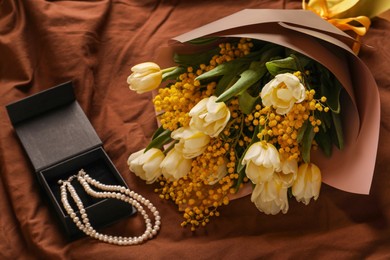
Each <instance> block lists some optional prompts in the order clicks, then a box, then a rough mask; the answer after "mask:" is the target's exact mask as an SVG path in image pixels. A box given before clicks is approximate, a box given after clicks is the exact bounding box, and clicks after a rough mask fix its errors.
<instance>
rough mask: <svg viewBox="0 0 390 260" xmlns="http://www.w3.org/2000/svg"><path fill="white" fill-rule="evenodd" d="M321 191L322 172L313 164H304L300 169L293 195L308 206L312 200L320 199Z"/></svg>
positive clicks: (293, 187)
mask: <svg viewBox="0 0 390 260" xmlns="http://www.w3.org/2000/svg"><path fill="white" fill-rule="evenodd" d="M320 189H321V171H320V169H319V168H318V167H317V166H316V165H315V164H313V163H304V164H302V165H300V166H299V168H298V175H297V179H296V180H295V181H294V184H293V186H292V194H293V195H294V196H295V198H296V199H297V201H301V202H303V203H304V204H306V205H308V204H309V202H310V199H311V198H314V200H317V199H318V196H319V195H320Z"/></svg>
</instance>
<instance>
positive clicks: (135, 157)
mask: <svg viewBox="0 0 390 260" xmlns="http://www.w3.org/2000/svg"><path fill="white" fill-rule="evenodd" d="M164 157H165V156H164V154H163V152H162V151H161V150H159V149H157V148H151V149H149V150H147V151H146V152H145V149H142V150H140V151H138V152H135V153H133V154H131V155H130V156H129V158H128V160H127V164H128V165H129V169H130V170H131V171H132V172H134V174H135V175H137V176H138V177H140V178H141V179H143V180H145V181H146V183H153V182H154V181H155V180H156V179H157V178H158V177H159V176H160V175H161V169H160V164H161V162H162V161H163V159H164Z"/></svg>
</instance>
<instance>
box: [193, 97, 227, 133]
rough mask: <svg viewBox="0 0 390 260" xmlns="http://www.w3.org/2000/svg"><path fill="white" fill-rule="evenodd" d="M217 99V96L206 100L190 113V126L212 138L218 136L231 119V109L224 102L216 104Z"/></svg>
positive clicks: (200, 102)
mask: <svg viewBox="0 0 390 260" xmlns="http://www.w3.org/2000/svg"><path fill="white" fill-rule="evenodd" d="M216 99H217V97H215V96H211V97H208V98H204V99H202V100H201V101H199V103H198V104H196V105H195V106H194V107H193V108H192V109H191V111H190V112H189V115H190V117H191V121H190V126H191V127H193V128H195V129H197V130H199V131H201V132H203V133H205V134H207V135H209V136H210V137H216V136H218V135H219V133H221V132H222V130H223V129H224V128H225V126H226V124H227V122H228V121H229V119H230V110H229V108H228V107H227V106H226V104H225V103H224V102H215V101H216Z"/></svg>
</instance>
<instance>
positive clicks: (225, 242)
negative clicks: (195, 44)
mask: <svg viewBox="0 0 390 260" xmlns="http://www.w3.org/2000/svg"><path fill="white" fill-rule="evenodd" d="M284 2H286V3H284ZM300 2H301V1H299V0H296V1H282V0H262V1H255V0H245V1H235V0H229V1H217V0H208V1H206V0H202V1H184V0H183V1H179V0H176V1H157V0H146V1H136V0H95V1H92V0H85V1H54V0H53V1H44V0H0V169H1V175H0V258H1V259H83V258H84V259H106V258H107V259H108V258H109V259H133V258H134V259H146V258H149V259H160V258H162V259H176V258H179V259H195V258H196V259H209V258H216V259H238V258H242V259H255V258H260V257H264V258H265V257H267V258H287V257H291V258H305V259H306V258H329V257H336V258H338V259H345V258H352V259H361V258H381V259H384V258H390V228H389V225H390V193H389V187H390V178H389V177H388V176H389V172H390V167H389V160H390V150H389V146H388V145H389V144H390V133H389V132H390V83H389V82H390V67H389V60H390V48H389V47H390V46H389V40H390V38H389V36H390V23H389V21H387V20H384V19H380V18H375V19H373V21H372V26H371V29H370V31H369V32H368V34H367V36H365V37H364V42H365V43H366V44H368V45H370V46H373V48H364V49H363V50H362V52H361V58H362V59H363V60H364V61H365V62H366V63H367V65H368V66H369V68H370V70H371V71H372V73H373V75H374V77H375V79H376V81H377V83H378V86H379V91H380V95H381V109H382V115H381V129H380V140H379V142H380V144H379V149H378V156H377V164H376V169H375V175H374V180H373V184H372V188H371V194H370V195H369V196H363V195H356V194H350V193H346V192H343V191H340V190H336V189H334V188H332V187H329V186H326V185H323V187H322V191H321V196H320V198H319V199H318V201H317V202H312V203H310V205H309V206H304V205H303V204H302V203H297V202H295V201H291V202H290V210H289V212H288V213H287V214H286V215H283V214H281V215H277V216H266V215H264V214H262V213H260V212H258V210H257V209H256V207H255V206H254V205H253V204H252V203H251V202H250V198H249V197H244V198H241V199H238V200H235V201H233V202H231V203H230V205H229V206H227V207H224V208H223V209H222V210H221V216H220V217H218V218H216V219H213V220H212V222H211V223H210V224H209V225H208V226H207V228H206V229H200V230H198V231H197V232H195V233H191V231H189V230H188V229H182V228H181V227H180V226H179V224H180V222H181V214H180V213H178V212H177V211H176V207H175V205H173V204H172V203H171V202H168V201H161V200H160V199H159V198H158V195H157V194H156V193H154V192H153V186H150V185H146V184H145V183H144V182H143V181H141V180H140V179H138V178H136V177H135V176H134V175H133V174H131V173H130V172H129V170H128V168H127V165H126V159H127V157H128V156H129V154H131V153H132V152H135V151H137V150H139V149H141V148H143V147H144V146H145V145H146V144H147V143H148V140H149V138H150V137H151V135H152V133H153V131H154V130H155V129H156V123H155V120H154V117H153V115H154V111H153V107H152V104H151V102H150V101H151V96H150V94H143V95H137V94H135V93H133V92H130V91H129V90H128V86H127V84H126V78H127V76H128V74H129V69H130V67H131V66H132V65H134V64H136V63H139V62H143V61H150V60H153V58H154V56H155V54H156V49H157V48H158V47H159V46H161V45H163V44H164V43H165V42H166V41H167V40H168V39H170V38H172V37H174V36H177V35H179V34H181V33H184V32H186V31H188V30H191V29H193V28H196V27H198V26H201V25H203V24H206V23H208V22H211V21H214V20H216V19H218V18H221V17H223V16H226V15H229V14H232V13H234V12H236V11H239V10H241V9H243V8H278V9H281V8H300ZM71 79H72V80H74V82H75V85H76V89H75V91H76V96H77V99H78V101H79V103H80V104H81V106H82V108H83V109H84V111H85V113H86V114H87V116H88V118H89V119H90V121H91V122H92V124H93V126H94V127H95V129H96V131H97V133H98V135H99V136H100V138H101V140H102V141H103V143H104V148H105V150H106V151H107V153H108V155H109V156H110V158H111V159H112V161H113V162H114V164H115V165H116V167H117V169H118V170H119V171H120V173H121V174H122V176H123V177H124V179H125V180H126V182H127V183H128V185H129V186H130V188H132V189H134V190H136V191H137V192H139V193H141V194H142V195H144V196H145V197H147V198H149V199H150V200H151V201H152V202H153V203H154V204H155V205H156V206H157V207H158V208H159V210H160V212H161V216H162V229H161V232H160V233H159V235H158V236H157V237H156V238H155V239H153V240H151V241H148V242H147V243H145V244H143V245H138V246H132V247H118V246H114V245H108V244H104V243H99V242H97V241H95V240H93V239H90V238H82V239H79V240H77V241H74V242H68V241H67V240H66V237H65V236H64V235H63V234H62V232H61V229H60V228H59V226H58V223H57V220H56V217H55V215H54V214H53V212H51V211H52V210H51V209H50V208H49V207H48V204H47V202H46V200H45V198H44V195H43V192H41V190H40V187H39V185H38V183H37V181H36V178H35V176H34V171H33V168H32V166H31V165H30V163H29V162H28V159H27V157H26V154H25V153H24V151H23V149H22V147H21V145H20V143H19V141H18V139H17V137H16V134H15V132H14V130H13V128H12V126H11V124H10V121H9V119H8V116H7V114H6V109H5V105H6V104H8V103H11V102H13V101H16V100H18V99H20V98H23V97H26V96H28V95H31V94H34V93H37V92H39V91H41V90H44V89H47V88H49V87H51V86H54V85H57V84H59V83H62V82H65V81H68V80H71ZM362 152H364V151H362ZM367 156H370V155H367ZM142 229H143V226H142V220H141V219H139V218H138V217H131V218H128V219H124V220H121V221H119V222H117V223H115V224H114V225H112V226H110V227H108V228H106V229H104V230H103V231H104V232H106V233H111V234H121V235H125V236H126V235H134V234H135V233H136V232H137V231H142Z"/></svg>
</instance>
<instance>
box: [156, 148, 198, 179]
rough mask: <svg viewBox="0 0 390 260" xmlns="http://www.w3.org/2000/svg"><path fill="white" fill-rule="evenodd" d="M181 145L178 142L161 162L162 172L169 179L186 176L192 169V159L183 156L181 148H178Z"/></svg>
mask: <svg viewBox="0 0 390 260" xmlns="http://www.w3.org/2000/svg"><path fill="white" fill-rule="evenodd" d="M180 145H181V144H176V145H175V147H174V148H173V149H172V150H170V151H169V152H168V154H167V155H166V156H165V158H164V160H163V161H162V162H161V164H160V168H161V171H162V174H163V175H164V177H165V178H166V179H167V180H168V181H175V180H178V179H180V178H182V177H184V176H186V175H187V174H188V173H189V172H190V170H191V165H192V160H191V159H185V158H184V157H183V154H182V153H181V152H180V150H181V149H178V148H177V146H180Z"/></svg>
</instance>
